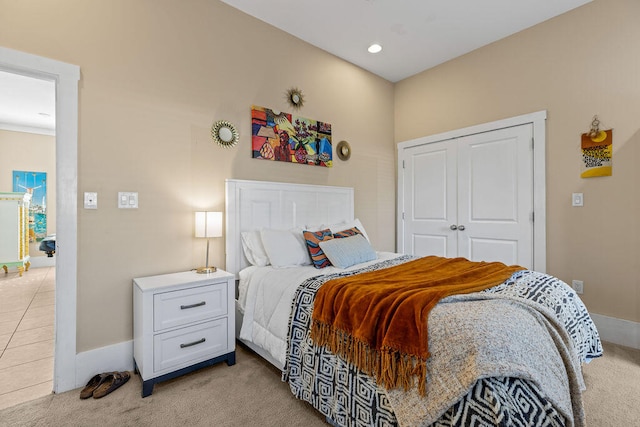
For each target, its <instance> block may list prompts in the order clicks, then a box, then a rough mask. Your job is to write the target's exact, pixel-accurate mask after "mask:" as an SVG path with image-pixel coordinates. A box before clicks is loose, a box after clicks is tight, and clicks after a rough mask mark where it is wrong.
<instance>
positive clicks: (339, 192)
mask: <svg viewBox="0 0 640 427" xmlns="http://www.w3.org/2000/svg"><path fill="white" fill-rule="evenodd" d="M225 190H226V203H225V205H226V215H225V218H226V234H225V239H226V270H227V271H228V272H230V273H233V274H235V275H236V277H237V274H238V272H239V271H240V270H242V269H243V268H245V267H247V266H248V265H249V263H248V262H247V259H246V258H245V256H244V253H243V251H242V242H241V240H240V233H241V232H243V231H252V230H260V229H263V228H270V229H275V230H288V229H291V228H293V227H303V228H304V227H306V226H311V225H320V224H335V223H338V222H341V221H352V220H353V219H354V206H353V188H351V187H331V186H324V185H308V184H290V183H284V182H267V181H245V180H237V179H227V180H226V184H225Z"/></svg>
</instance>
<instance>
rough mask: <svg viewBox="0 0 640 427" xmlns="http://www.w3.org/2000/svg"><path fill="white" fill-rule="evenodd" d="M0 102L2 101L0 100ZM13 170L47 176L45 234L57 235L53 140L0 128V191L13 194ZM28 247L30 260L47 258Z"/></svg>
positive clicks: (34, 247) (35, 248)
mask: <svg viewBox="0 0 640 427" xmlns="http://www.w3.org/2000/svg"><path fill="white" fill-rule="evenodd" d="M0 102H1V101H0ZM14 170H21V171H36V172H46V173H47V234H54V233H55V232H56V145H55V137H53V136H49V135H38V134H35V133H26V132H15V131H7V130H2V129H0V191H13V180H12V178H11V175H12V172H13V171H14ZM39 245H40V244H39V243H38V242H35V243H31V244H30V245H29V255H31V256H32V257H39V256H46V255H45V254H44V252H41V251H40V250H39V249H38V247H39Z"/></svg>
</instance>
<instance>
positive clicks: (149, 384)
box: [133, 351, 236, 397]
mask: <svg viewBox="0 0 640 427" xmlns="http://www.w3.org/2000/svg"><path fill="white" fill-rule="evenodd" d="M224 361H226V362H227V365H228V366H233V365H235V364H236V352H235V351H232V352H231V353H227V354H223V355H222V356H218V357H214V358H213V359H209V360H205V361H204V362H200V363H196V364H195V365H191V366H188V367H186V368H182V369H178V370H177V371H173V372H170V373H168V374H164V375H161V376H159V377H155V378H151V379H150V380H147V381H144V380H143V381H142V397H147V396H150V395H151V393H153V386H154V385H155V384H156V383H159V382H162V381H167V380H171V379H173V378H177V377H180V376H182V375H185V374H188V373H189V372H193V371H195V370H198V369H201V368H204V367H207V366H211V365H215V364H216V363H220V362H224ZM133 365H134V367H135V372H136V373H138V372H139V370H138V364H137V363H136V360H135V359H133Z"/></svg>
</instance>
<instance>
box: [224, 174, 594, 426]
mask: <svg viewBox="0 0 640 427" xmlns="http://www.w3.org/2000/svg"><path fill="white" fill-rule="evenodd" d="M226 202H227V205H226V269H227V270H228V271H230V272H232V273H234V274H236V277H237V279H238V291H237V298H236V337H237V339H238V340H239V341H241V342H242V343H244V344H245V345H246V346H247V347H249V348H250V349H252V350H253V351H255V352H256V353H257V354H259V355H260V356H261V357H263V358H265V359H266V360H267V361H269V362H270V363H271V364H273V365H274V366H276V367H277V368H278V369H280V370H281V371H282V380H283V381H286V382H287V383H288V384H289V386H290V389H291V391H292V393H293V394H294V396H296V397H297V398H299V399H302V400H305V401H307V402H309V403H310V404H312V405H313V406H314V407H315V408H316V409H317V410H318V411H319V412H321V413H322V414H324V415H325V416H326V418H327V422H328V423H330V424H333V425H339V426H386V425H388V426H395V425H400V426H423V425H424V426H434V427H438V426H454V425H455V426H465V425H479V426H482V425H488V426H491V425H505V426H506V425H509V426H512V425H514V426H519V425H522V426H524V425H527V426H536V425H541V426H542V425H544V426H574V425H575V426H581V425H584V422H585V421H584V413H583V409H582V402H581V392H582V391H583V390H584V381H583V379H582V372H581V364H583V363H587V362H588V361H589V360H591V359H592V358H595V357H599V356H601V355H602V345H601V343H600V339H599V336H598V332H597V330H596V328H595V325H594V324H593V322H592V321H591V319H590V317H589V315H588V313H587V311H586V308H585V307H584V305H583V304H582V302H581V301H580V299H579V298H578V296H577V295H576V294H575V292H573V290H572V289H571V288H570V287H569V286H567V285H566V284H564V283H563V282H561V281H560V280H559V279H557V278H554V277H552V276H549V275H546V274H543V273H539V272H534V271H528V270H519V271H517V272H515V273H513V274H511V275H510V276H509V277H508V279H507V280H504V281H502V282H501V283H500V284H497V285H496V286H491V287H489V288H487V289H485V290H483V291H481V292H473V293H467V294H463V295H452V296H448V297H446V298H444V299H442V300H441V301H440V302H439V303H438V304H437V305H436V306H435V307H433V309H431V312H430V314H429V317H428V319H429V322H428V337H429V338H428V348H429V353H430V357H429V358H428V359H427V361H426V375H425V376H424V377H425V378H426V390H422V391H421V390H419V387H417V385H416V384H417V382H416V381H413V382H412V383H411V385H410V386H409V387H408V388H407V389H405V388H404V387H396V388H386V387H383V386H381V385H380V384H381V381H379V378H378V380H377V379H376V378H375V376H373V375H371V374H370V373H369V374H367V373H365V372H364V371H363V370H362V369H361V368H360V367H359V366H357V364H354V363H353V361H350V360H349V359H348V358H347V357H343V355H342V354H340V353H339V352H332V351H330V350H329V349H328V347H327V346H326V345H319V344H318V343H317V342H316V340H314V339H312V338H311V336H310V335H311V333H310V329H311V327H312V324H313V321H314V320H313V316H314V315H313V309H314V301H315V299H316V296H317V295H318V292H319V290H320V289H321V288H322V286H323V285H324V284H326V283H327V282H329V281H331V283H335V280H332V279H342V278H347V277H351V276H354V277H355V276H360V277H364V276H363V275H365V274H377V272H380V271H391V270H388V269H392V268H398V267H402V266H403V265H405V266H406V265H408V264H409V263H412V262H415V261H417V260H416V259H415V257H411V256H408V255H402V254H396V253H390V252H375V251H374V254H373V255H372V254H371V251H370V250H369V249H367V242H368V236H367V235H366V227H365V226H364V225H363V224H362V223H361V222H360V221H359V220H358V219H357V218H355V217H354V193H353V189H352V188H346V187H331V186H315V185H304V184H287V183H275V182H262V181H243V180H227V182H226ZM354 229H355V230H356V231H355V233H356V234H359V235H357V236H353V235H348V236H347V237H349V239H334V243H339V245H340V247H342V252H344V253H343V254H342V257H343V258H345V259H346V261H345V259H341V258H340V256H341V255H340V253H341V252H340V250H338V251H337V253H338V255H335V254H333V255H334V256H333V257H332V258H331V261H334V262H333V264H334V265H328V266H323V268H316V266H315V265H314V263H317V262H318V260H317V259H315V258H314V257H312V256H309V252H308V251H309V250H311V252H310V253H311V255H313V254H314V252H313V248H314V247H315V246H314V243H317V242H314V241H309V240H308V239H305V235H304V234H302V233H303V232H304V231H307V232H314V233H322V232H324V231H325V230H330V234H331V235H332V236H335V235H336V234H340V233H341V232H345V231H348V230H354ZM301 236H302V237H301ZM306 236H307V237H308V236H309V234H307V235H306ZM311 240H312V239H311ZM338 240H340V242H338ZM330 241H331V240H330ZM347 241H349V242H356V241H357V242H358V243H357V245H356V246H355V247H356V249H353V248H352V247H348V249H349V250H347V251H345V249H344V248H345V247H346V246H344V245H345V244H346V242H347ZM363 241H365V242H364V243H363ZM305 244H306V245H305ZM296 245H297V246H296ZM336 246H338V245H336ZM321 247H322V248H325V249H327V251H328V250H329V248H330V246H329V245H328V244H325V243H324V242H323V244H322V246H321ZM369 247H370V245H369ZM362 248H364V249H362ZM305 250H306V251H307V258H305V257H304V256H303V254H302V252H304V251H305ZM332 250H333V249H332ZM327 253H329V252H327ZM354 254H356V255H354ZM269 255H271V258H270V257H269ZM349 258H354V259H349ZM323 262H324V261H323ZM351 263H353V264H352V265H351ZM335 265H340V266H341V267H342V268H338V267H336V266H335ZM325 289H326V288H325Z"/></svg>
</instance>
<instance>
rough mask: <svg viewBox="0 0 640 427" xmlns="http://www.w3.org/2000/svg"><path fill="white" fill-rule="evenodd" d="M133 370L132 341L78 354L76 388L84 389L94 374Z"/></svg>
mask: <svg viewBox="0 0 640 427" xmlns="http://www.w3.org/2000/svg"><path fill="white" fill-rule="evenodd" d="M132 370H133V340H130V341H124V342H121V343H118V344H113V345H109V346H106V347H101V348H96V349H94V350H89V351H85V352H82V353H78V355H77V356H76V388H78V387H84V386H85V385H86V384H87V382H88V381H89V380H90V379H91V378H92V377H93V376H94V375H96V374H100V373H102V372H111V371H132Z"/></svg>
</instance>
